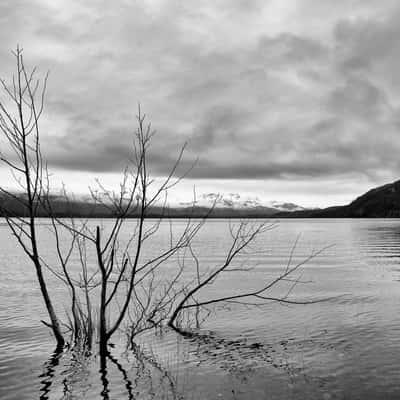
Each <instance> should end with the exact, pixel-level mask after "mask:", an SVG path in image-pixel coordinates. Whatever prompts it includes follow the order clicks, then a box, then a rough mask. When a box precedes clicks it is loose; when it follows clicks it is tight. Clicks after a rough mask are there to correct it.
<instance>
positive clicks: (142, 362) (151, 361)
mask: <svg viewBox="0 0 400 400" xmlns="http://www.w3.org/2000/svg"><path fill="white" fill-rule="evenodd" d="M130 350H131V351H132V353H133V355H134V356H135V359H136V360H137V362H138V373H137V379H139V377H141V374H144V375H146V376H147V378H148V379H149V385H150V387H151V390H150V391H151V393H153V395H154V396H155V393H156V392H155V391H154V389H153V382H154V374H152V371H151V369H150V368H149V366H151V367H152V368H153V369H155V370H157V371H158V372H159V373H160V377H161V381H160V384H161V385H163V382H164V380H166V381H167V385H168V387H169V389H170V394H171V395H172V398H173V399H176V400H178V399H183V396H182V395H180V394H179V393H178V389H177V381H176V379H175V378H174V377H173V376H172V374H171V373H170V372H169V371H168V370H167V368H165V367H163V366H162V365H161V364H160V363H159V362H158V361H157V359H156V357H155V355H154V354H152V355H147V354H146V353H145V351H143V350H142V349H141V348H140V346H138V345H137V344H135V343H134V342H132V343H131V346H130ZM135 381H136V380H135ZM136 383H137V384H138V382H136ZM151 393H149V394H151Z"/></svg>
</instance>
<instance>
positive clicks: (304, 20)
mask: <svg viewBox="0 0 400 400" xmlns="http://www.w3.org/2000/svg"><path fill="white" fill-rule="evenodd" d="M396 7H398V6H396V3H395V2H393V1H386V2H385V1H384V2H380V3H379V4H377V2H372V1H356V0H352V1H349V2H344V1H343V2H335V5H334V6H333V2H332V4H331V2H329V3H328V2H321V1H316V0H305V1H286V0H280V1H273V0H269V1H254V2H247V1H246V2H245V1H233V2H231V1H221V2H216V3H215V2H211V1H210V2H208V1H201V2H190V1H188V2H184V3H182V2H179V1H169V2H164V1H148V2H125V1H118V2H106V1H101V2H93V1H89V0H87V1H80V2H78V1H68V2H67V1H61V0H58V1H53V2H52V1H40V2H39V1H37V2H28V1H23V0H19V1H12V2H11V1H4V2H2V4H1V5H0V13H1V15H2V17H0V18H1V21H2V24H1V25H0V30H1V32H0V33H1V35H0V44H1V46H0V55H1V58H2V60H7V61H6V62H5V63H4V69H3V67H2V70H3V71H4V73H5V74H7V73H9V71H11V64H10V63H9V61H8V60H9V57H8V56H7V57H6V52H5V50H7V51H8V50H9V49H10V47H12V46H13V45H14V44H15V43H17V42H20V43H22V44H23V45H24V47H25V49H26V58H27V59H28V60H29V61H30V63H31V64H38V65H39V66H40V67H42V69H43V68H44V69H45V68H49V69H51V78H50V82H49V90H48V95H47V110H46V117H45V119H44V121H43V131H44V134H43V140H44V150H45V152H46V154H48V157H49V161H50V162H51V164H53V165H55V166H59V167H62V168H65V169H68V170H86V171H95V172H96V171H98V172H107V171H117V170H119V169H120V168H122V166H123V165H124V164H125V163H126V162H127V161H128V160H129V159H130V157H131V151H130V145H131V141H132V132H133V131H134V130H135V126H136V123H135V114H136V110H137V102H138V101H140V102H141V103H142V106H143V108H144V110H145V111H146V112H147V113H148V114H149V121H150V120H151V121H152V122H153V124H154V127H155V128H156V129H157V131H158V134H157V136H156V139H155V141H154V147H153V149H152V153H151V154H152V155H151V161H152V165H153V170H154V171H155V172H156V173H157V174H165V173H166V172H167V171H168V168H170V166H171V165H172V164H173V162H174V161H175V159H176V154H177V152H178V150H179V148H180V146H181V145H182V144H183V143H185V142H188V150H187V151H186V156H185V161H184V162H183V166H182V168H183V169H184V168H185V167H188V166H190V165H191V164H192V163H193V162H194V161H195V160H196V159H197V158H198V157H199V161H198V163H197V166H196V168H195V169H194V170H193V171H192V173H191V176H192V177H195V178H239V179H249V178H277V177H279V178H293V177H296V176H298V177H305V178H306V177H310V178H314V177H324V176H326V177H328V176H329V177H331V176H335V175H338V176H341V175H346V174H349V175H352V174H353V175H354V174H364V175H368V176H370V175H371V176H372V175H373V174H374V173H376V171H392V172H393V171H394V172H393V173H394V174H397V173H398V172H399V169H398V166H399V162H398V161H397V159H398V156H397V155H398V152H399V150H400V141H399V140H398V138H397V136H398V130H399V126H400V124H399V122H400V118H399V116H400V109H399V106H398V104H400V103H399V100H400V99H399V94H400V92H399V91H400V80H399V74H398V70H399V67H400V61H399V60H400V39H399V38H400V9H396ZM28 11H29V12H28ZM4 15H6V16H7V18H5V17H4Z"/></svg>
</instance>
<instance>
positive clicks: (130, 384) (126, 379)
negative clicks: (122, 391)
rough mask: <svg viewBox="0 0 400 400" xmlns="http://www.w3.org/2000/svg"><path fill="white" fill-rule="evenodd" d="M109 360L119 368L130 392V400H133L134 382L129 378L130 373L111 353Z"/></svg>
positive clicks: (108, 356) (108, 355)
mask: <svg viewBox="0 0 400 400" xmlns="http://www.w3.org/2000/svg"><path fill="white" fill-rule="evenodd" d="M107 358H108V359H109V360H110V361H111V362H112V363H113V364H114V365H115V366H116V367H117V369H118V371H120V372H121V374H122V379H123V380H124V382H125V387H126V391H127V392H128V400H133V399H134V396H133V392H132V381H131V380H130V379H129V377H128V373H127V371H126V369H125V368H124V367H123V366H122V364H121V363H120V362H119V361H118V360H117V359H116V358H115V357H114V356H112V355H111V354H110V353H108V354H107Z"/></svg>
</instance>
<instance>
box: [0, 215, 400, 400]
mask: <svg viewBox="0 0 400 400" xmlns="http://www.w3.org/2000/svg"><path fill="white" fill-rule="evenodd" d="M273 222H274V223H275V224H276V226H275V227H274V228H273V229H271V230H269V231H268V232H266V233H265V234H264V235H263V236H262V237H260V238H258V240H257V241H256V242H255V243H254V245H253V247H252V249H251V251H249V252H248V254H246V257H245V258H242V259H241V262H244V263H245V264H244V265H245V266H254V268H252V269H250V270H249V271H247V272H245V273H243V272H240V271H236V272H235V271H232V272H231V273H227V274H224V275H223V276H221V278H220V279H219V280H217V281H216V282H215V284H214V285H213V286H212V287H208V288H207V289H206V291H205V292H204V293H203V294H202V296H204V297H205V298H209V297H213V296H215V295H224V294H230V293H240V292H241V291H243V290H248V289H249V288H257V287H260V285H262V283H263V282H265V281H266V280H268V279H271V277H273V276H276V275H277V274H279V273H280V272H281V271H282V270H283V269H284V268H285V267H286V265H287V263H288V260H289V256H290V253H291V252H292V250H293V260H292V263H296V262H301V261H302V260H304V259H305V258H306V257H308V256H309V255H310V254H311V252H313V251H315V250H319V249H322V248H325V250H324V251H322V253H321V254H319V255H318V256H317V257H315V258H313V259H311V260H309V261H308V262H307V263H305V265H303V266H302V267H301V270H299V272H300V273H301V277H300V276H299V274H297V275H296V276H297V277H299V278H300V280H301V282H300V283H298V284H297V285H296V287H295V288H294V289H293V291H292V292H291V293H290V296H291V297H290V298H291V299H293V300H297V301H310V300H324V301H321V302H317V303H314V304H307V305H284V304H280V303H269V304H266V305H263V306H260V307H251V306H243V305H239V304H227V305H225V306H224V307H219V308H218V309H215V310H212V311H213V312H211V314H210V315H209V316H208V317H207V318H206V319H205V321H204V322H203V323H202V324H201V326H200V328H199V329H196V330H194V335H193V336H192V337H189V338H188V337H182V336H180V335H178V334H177V333H175V332H174V331H172V330H170V329H167V328H166V329H163V330H162V331H157V332H148V333H146V334H143V335H142V336H139V337H138V338H137V342H136V343H137V346H136V347H135V348H134V349H131V348H126V347H125V340H124V335H123V334H120V335H119V336H118V337H116V338H115V340H112V341H113V343H114V347H113V348H112V358H110V360H109V361H108V367H107V373H104V372H103V373H99V366H98V360H97V358H96V355H87V354H79V353H76V352H72V351H68V350H66V351H65V352H64V354H63V355H62V356H59V357H52V350H53V348H54V341H53V339H52V337H51V335H50V333H49V331H48V329H47V328H46V327H45V326H43V325H42V324H41V323H40V320H41V319H45V318H46V314H45V312H44V306H43V304H42V300H41V297H40V293H39V290H38V286H37V283H36V278H35V273H34V270H33V268H32V266H31V265H30V263H29V260H27V258H26V256H25V255H24V254H23V253H22V251H21V249H20V248H19V247H18V245H17V243H16V241H15V239H14V238H12V236H11V235H10V232H9V230H8V227H7V226H6V225H5V224H4V223H2V221H1V220H0V243H1V245H0V246H1V247H0V248H1V255H0V398H1V399H2V400H10V399H18V400H23V399H35V398H41V399H99V398H100V399H101V398H110V399H175V398H179V399H186V398H188V399H202V400H203V399H282V400H283V399H285V400H286V399H377V398H382V399H383V398H384V399H398V398H399V396H400V265H399V262H400V220H396V219H363V220H355V219H342V220H316V219H315V220H287V219H285V220H283V221H273ZM42 223H43V224H42V225H41V226H40V228H39V229H40V231H41V238H40V239H41V243H42V244H41V248H42V251H43V252H44V253H45V254H46V255H47V256H48V257H50V258H51V257H53V255H52V253H53V249H52V248H51V246H50V245H48V246H46V240H47V239H46V238H47V235H48V231H47V228H46V221H45V220H42ZM92 223H93V224H96V223H98V221H92ZM103 223H104V224H106V225H107V224H109V223H110V221H103ZM132 223H133V222H131V221H130V222H128V223H127V227H126V228H125V229H126V232H128V231H129V224H132ZM233 223H235V222H233ZM255 223H257V221H256V222H255ZM183 224H185V221H183V220H174V221H173V222H172V229H173V230H174V229H177V230H179V229H181V228H182V226H183ZM169 230H170V226H169V224H168V223H167V222H163V223H162V224H161V226H160V229H159V231H158V232H157V234H156V235H155V236H154V238H153V239H154V240H153V241H152V242H151V245H149V246H148V247H146V248H145V251H146V252H148V253H149V254H150V253H151V254H153V253H155V252H156V251H157V250H158V248H159V246H161V244H160V243H162V242H163V241H165V240H166V239H165V238H166V237H167V235H168V232H169ZM296 241H297V244H296V247H295V248H294V249H293V246H294V244H295V243H296ZM230 242H231V237H230V235H229V223H228V221H225V220H209V221H208V222H207V223H206V224H205V226H204V227H203V229H202V230H201V231H200V233H199V235H198V237H197V238H196V240H195V243H194V248H195V251H196V254H197V255H198V257H199V261H200V263H201V265H203V266H204V267H205V268H207V267H211V266H214V265H218V264H219V263H221V262H222V260H223V259H224V256H225V255H226V252H227V250H228V249H229V246H230ZM173 262H174V261H173V260H170V261H169V263H173ZM165 271H168V266H166V270H165ZM165 273H167V272H165ZM193 273H194V271H193ZM50 279H51V278H50ZM51 287H52V293H53V296H55V298H56V299H57V302H58V304H59V307H61V308H62V304H63V295H62V294H61V291H59V283H57V282H55V281H54V282H53V281H52V284H51ZM282 290H284V288H283V287H280V288H279V287H278V288H275V290H274V294H276V295H282ZM280 291H281V292H280Z"/></svg>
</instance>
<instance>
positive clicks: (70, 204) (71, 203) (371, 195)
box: [0, 180, 400, 218]
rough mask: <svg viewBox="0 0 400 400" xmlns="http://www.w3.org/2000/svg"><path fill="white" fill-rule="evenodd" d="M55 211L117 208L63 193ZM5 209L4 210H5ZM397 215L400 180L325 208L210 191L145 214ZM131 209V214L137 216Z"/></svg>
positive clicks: (19, 209) (1, 200) (20, 211)
mask: <svg viewBox="0 0 400 400" xmlns="http://www.w3.org/2000/svg"><path fill="white" fill-rule="evenodd" d="M17 199H21V200H23V199H24V197H23V195H18V194H15V195H14V196H7V195H4V194H2V195H0V216H5V212H4V210H8V215H14V216H24V215H26V214H27V213H26V209H25V207H24V206H23V205H22V204H21V202H19V201H18V200H17ZM50 204H51V208H52V211H53V214H54V215H56V216H58V217H68V216H74V217H89V218H90V217H97V218H110V217H114V216H115V212H114V211H113V209H112V208H111V207H110V205H109V204H94V203H93V202H91V201H90V200H88V199H84V198H81V199H74V200H71V199H68V200H67V199H66V198H65V197H63V196H56V195H52V196H50ZM2 210H3V212H2ZM37 215H38V216H42V217H46V216H47V215H48V213H47V212H46V210H45V209H44V208H43V207H41V206H40V205H38V207H37ZM205 215H208V217H210V218H397V217H400V180H399V181H396V182H393V183H390V184H387V185H384V186H380V187H377V188H375V189H372V190H370V191H368V192H367V193H365V194H363V195H362V196H360V197H358V198H356V199H355V200H354V201H352V202H351V203H350V204H348V205H344V206H335V207H328V208H323V209H306V208H304V207H301V206H299V205H296V204H293V203H285V202H277V201H271V202H267V203H265V202H261V201H260V200H259V199H258V198H251V197H243V196H241V195H239V194H237V193H229V194H224V195H221V194H217V193H207V194H203V195H201V196H199V197H198V198H196V199H195V200H194V201H193V202H186V203H185V202H180V203H178V204H175V205H174V206H169V207H167V208H164V207H161V206H153V207H151V208H149V209H148V211H147V213H146V216H147V217H148V218H151V217H154V218H156V217H170V218H186V217H192V218H199V217H203V216H205ZM136 216H137V212H135V211H134V210H132V212H131V213H130V214H129V215H128V217H132V218H134V217H136Z"/></svg>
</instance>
